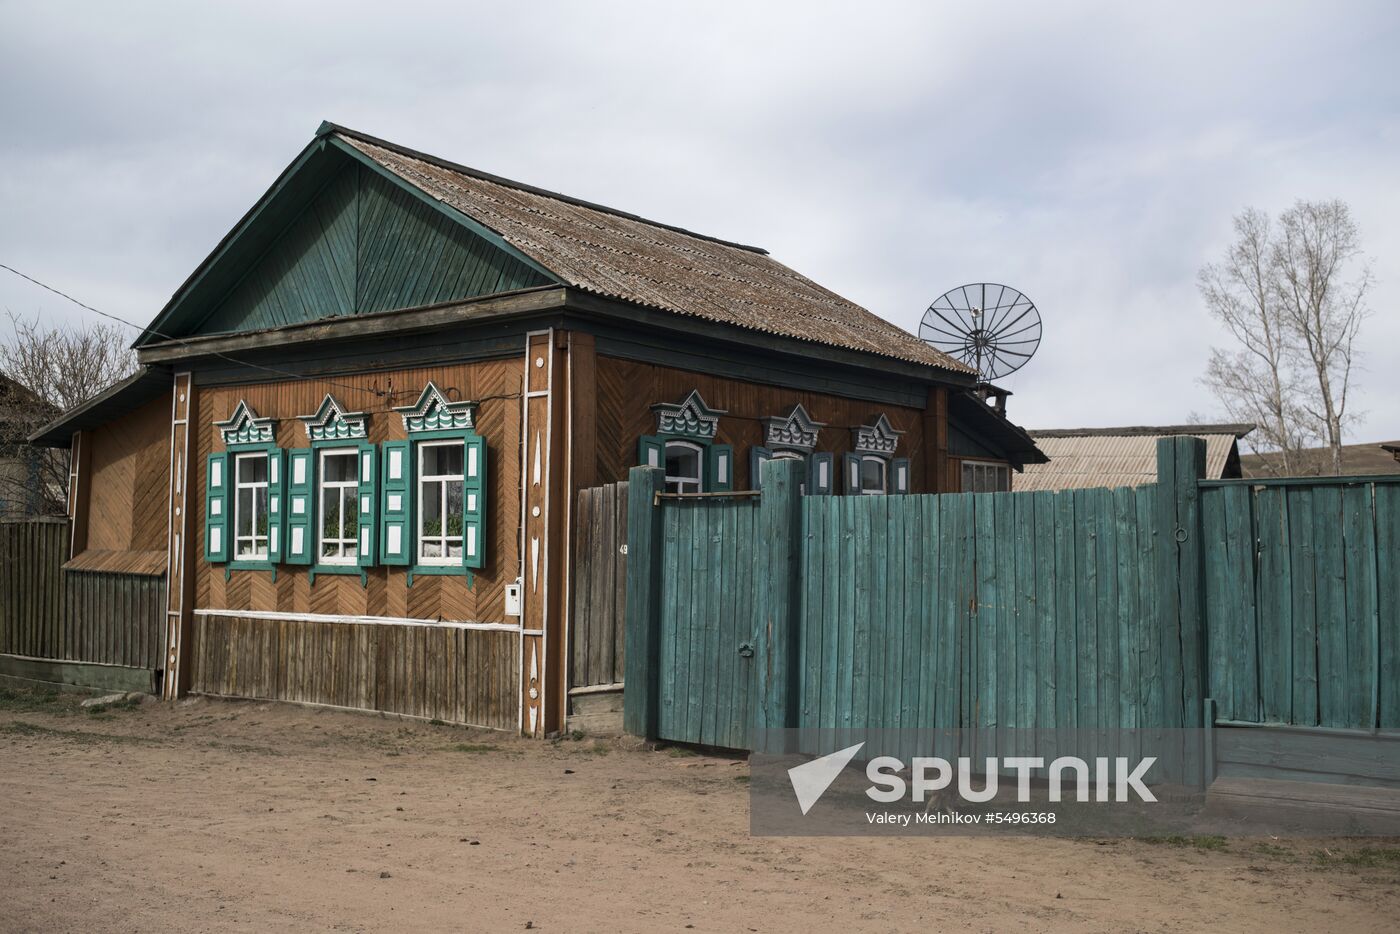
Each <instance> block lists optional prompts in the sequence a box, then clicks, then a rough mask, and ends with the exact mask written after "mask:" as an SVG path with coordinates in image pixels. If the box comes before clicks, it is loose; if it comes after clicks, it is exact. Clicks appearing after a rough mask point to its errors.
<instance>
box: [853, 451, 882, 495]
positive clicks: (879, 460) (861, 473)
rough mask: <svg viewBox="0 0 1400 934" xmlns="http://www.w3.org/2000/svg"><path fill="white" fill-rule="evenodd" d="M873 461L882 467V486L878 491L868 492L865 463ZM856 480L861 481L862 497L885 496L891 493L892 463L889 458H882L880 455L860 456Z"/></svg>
mask: <svg viewBox="0 0 1400 934" xmlns="http://www.w3.org/2000/svg"><path fill="white" fill-rule="evenodd" d="M866 461H871V462H872V463H876V464H879V465H880V481H881V486H880V489H878V490H867V489H866V488H865V462H866ZM856 479H858V480H859V481H860V495H861V496H884V495H885V494H887V493H889V491H890V461H889V458H886V457H881V456H880V455H878V454H862V455H860V466H859V468H858V469H857V470H856Z"/></svg>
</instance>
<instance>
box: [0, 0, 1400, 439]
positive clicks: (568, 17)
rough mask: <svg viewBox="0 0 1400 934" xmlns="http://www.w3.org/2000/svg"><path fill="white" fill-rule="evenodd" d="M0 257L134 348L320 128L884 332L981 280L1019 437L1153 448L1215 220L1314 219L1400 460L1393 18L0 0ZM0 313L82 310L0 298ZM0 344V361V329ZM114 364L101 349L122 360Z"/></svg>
mask: <svg viewBox="0 0 1400 934" xmlns="http://www.w3.org/2000/svg"><path fill="white" fill-rule="evenodd" d="M0 23H2V24H3V28H0V88H3V90H0V127H2V128H3V129H0V262H3V263H6V264H9V265H13V266H16V267H17V268H19V269H22V270H25V271H26V272H29V273H30V274H31V275H34V276H36V277H38V278H41V279H44V280H46V281H49V282H51V283H53V284H55V285H57V286H59V287H60V288H63V289H65V290H67V291H69V292H71V293H73V294H74V295H76V296H77V297H79V298H81V299H83V300H85V301H87V302H88V303H89V304H92V305H95V306H97V307H98V308H101V309H103V310H107V311H110V312H112V313H113V314H116V315H120V316H121V317H123V318H127V319H129V320H132V321H136V322H140V323H145V322H146V321H148V320H149V319H150V318H151V317H153V316H154V314H155V312H156V311H157V310H158V309H159V308H160V306H161V305H162V304H164V302H165V300H166V299H167V298H168V297H169V296H170V294H171V292H172V291H173V290H174V289H175V288H176V287H177V286H178V285H179V284H180V283H181V282H182V281H183V280H184V278H185V276H186V275H188V274H189V272H190V271H191V270H192V269H193V268H194V267H195V265H196V264H197V263H198V262H199V261H200V260H201V259H202V258H203V257H204V256H205V255H206V254H207V253H208V251H209V250H210V249H211V248H212V247H213V246H214V244H215V243H216V242H217V241H218V240H219V238H220V237H221V236H222V235H223V234H224V233H225V232H226V231H227V230H228V228H229V227H230V226H231V225H232V224H233V223H234V222H235V221H236V220H237V219H238V218H239V217H240V216H241V215H242V214H243V212H244V211H245V210H246V209H247V208H248V207H249V206H250V205H251V204H252V203H253V201H254V200H255V199H256V198H257V197H258V196H259V195H260V194H261V193H262V192H263V191H264V190H265V189H266V187H267V186H268V185H269V184H270V183H271V182H272V180H273V179H274V178H275V176H276V175H277V173H278V172H280V171H281V169H282V168H283V167H284V166H285V165H286V164H287V163H288V162H289V161H290V160H291V159H292V158H293V157H294V156H295V155H296V153H297V152H298V151H299V150H300V148H301V147H302V146H303V145H305V143H306V142H307V141H308V140H309V139H310V138H311V135H312V133H313V132H314V131H315V128H316V126H317V125H318V123H319V122H320V121H321V120H322V119H329V120H333V121H335V122H338V123H342V124H345V125H348V126H351V127H355V128H357V129H361V130H363V131H365V132H368V133H372V134H374V135H377V136H383V137H387V138H390V139H393V140H395V141H398V142H401V143H403V144H405V145H408V146H412V147H415V148H418V149H423V150H427V151H429V152H433V153H436V154H439V155H442V156H444V157H446V158H450V159H453V160H455V161H458V162H464V163H466V164H468V165H472V166H475V167H477V168H481V169H484V170H486V171H490V172H495V173H497V174H501V175H505V176H508V177H512V178H517V179H520V180H522V181H526V182H530V183H533V184H537V185H541V186H544V187H548V188H553V189H556V190H562V191H566V192H569V193H570V194H574V195H577V196H580V197H584V198H588V199H591V200H594V201H599V202H602V203H604V204H609V205H612V206H615V207H618V208H622V209H625V210H629V211H633V212H636V213H639V214H643V215H646V216H649V217H654V218H657V219H659V220H664V221H667V222H669V223H674V224H679V225H682V226H685V227H689V228H692V229H695V230H700V231H704V232H706V233H710V234H713V235H716V236H720V237H725V238H730V239H735V240H740V241H743V242H747V243H756V244H759V245H761V246H764V247H766V248H767V249H769V250H770V251H771V252H772V253H773V254H774V255H775V256H776V257H777V258H778V259H780V260H782V261H783V262H786V263H787V264H789V265H791V266H793V267H795V268H796V269H798V270H800V271H802V272H803V273H805V274H807V275H809V276H811V277H812V278H814V279H816V280H818V281H820V282H821V283H823V284H824V285H827V286H828V287H830V288H833V289H835V290H836V291H838V292H840V293H842V294H844V295H846V296H847V297H849V298H851V299H853V300H855V301H857V302H859V303H861V304H863V305H865V306H866V307H868V308H870V309H872V310H874V311H875V312H877V313H878V314H880V315H883V316H884V317H886V318H889V319H890V320H892V321H894V322H896V323H898V324H900V325H902V326H904V327H906V328H910V329H914V328H915V327H916V326H917V323H918V321H919V318H920V317H921V315H922V313H923V310H924V308H925V307H926V306H927V305H928V304H929V302H930V301H932V300H933V299H934V298H935V297H937V296H938V295H939V294H940V293H942V292H943V291H945V290H947V289H949V288H951V287H954V286H957V285H961V284H963V283H967V282H977V281H982V280H992V281H998V282H1006V283H1010V284H1012V285H1014V286H1016V287H1017V288H1019V289H1021V290H1022V291H1024V292H1026V293H1027V294H1028V295H1030V296H1031V297H1032V298H1033V299H1034V300H1035V301H1036V303H1037V304H1038V305H1039V307H1040V309H1041V313H1042V315H1043V317H1044V322H1045V338H1044V341H1043V343H1042V346H1041V350H1040V353H1039V354H1038V355H1037V357H1036V358H1035V359H1034V360H1033V361H1031V363H1030V364H1028V365H1027V366H1026V367H1025V368H1024V369H1023V370H1022V371H1021V372H1019V373H1017V374H1015V375H1013V376H1012V377H1010V378H1008V379H1006V380H1004V383H1005V384H1006V385H1007V386H1008V387H1009V388H1011V389H1012V390H1014V391H1015V393H1016V396H1015V398H1014V399H1013V400H1012V409H1011V414H1012V415H1013V417H1014V418H1015V419H1016V420H1017V421H1019V422H1021V423H1023V424H1026V425H1029V426H1032V427H1055V426H1077V425H1114V424H1143V423H1149V424H1150V423H1169V422H1179V421H1182V420H1184V419H1185V418H1187V417H1188V416H1189V415H1191V414H1192V413H1198V414H1200V415H1202V416H1209V415H1212V414H1215V413H1214V406H1213V403H1212V400H1211V399H1210V397H1209V395H1208V394H1207V393H1206V392H1205V391H1204V390H1203V389H1202V388H1201V387H1200V385H1199V383H1198V378H1199V376H1200V373H1201V371H1202V369H1203V366H1204V363H1205V359H1206V355H1207V353H1208V348H1209V347H1210V345H1211V344H1212V343H1213V342H1215V343H1218V342H1221V341H1223V339H1224V338H1223V335H1221V334H1220V333H1219V332H1218V331H1217V329H1216V328H1215V326H1214V325H1213V324H1212V322H1211V321H1210V320H1209V318H1207V316H1206V314H1205V312H1204V309H1203V307H1202V304H1201V301H1200V299H1199V297H1198V295H1197V293H1196V288H1195V275H1196V271H1197V270H1198V269H1199V268H1200V266H1201V265H1202V264H1203V263H1205V262H1207V261H1210V260H1212V259H1214V258H1216V257H1217V256H1218V255H1219V254H1220V253H1221V251H1222V250H1223V248H1224V247H1225V245H1226V243H1227V242H1228V240H1229V238H1230V221H1231V217H1232V215H1233V214H1235V213H1236V212H1238V211H1239V210H1240V209H1241V208H1242V207H1244V206H1246V205H1252V206H1256V207H1259V208H1263V209H1266V210H1270V211H1277V210H1280V209H1282V208H1284V207H1286V206H1288V205H1289V204H1290V203H1291V202H1292V201H1293V200H1295V199H1297V198H1309V199H1319V198H1334V197H1336V198H1342V199H1344V200H1346V201H1348V202H1349V203H1350V204H1351V206H1352V208H1353V210H1354V212H1355V215H1356V218H1357V220H1358V222H1359V223H1360V225H1361V230H1362V235H1363V237H1364V241H1365V244H1366V248H1367V251H1368V253H1369V254H1370V256H1371V260H1372V265H1373V268H1374V272H1375V275H1376V278H1377V280H1378V284H1377V287H1376V289H1375V291H1374V293H1373V295H1372V298H1371V302H1370V305H1371V309H1372V312H1373V317H1372V318H1371V320H1370V321H1369V322H1368V324H1367V326H1366V331H1365V341H1364V343H1365V345H1366V349H1367V352H1366V356H1365V358H1364V361H1363V363H1364V367H1365V371H1364V372H1363V373H1362V374H1361V376H1360V387H1359V389H1358V391H1357V393H1356V397H1355V403H1354V404H1355V405H1357V406H1358V407H1359V408H1361V409H1364V410H1365V411H1366V412H1367V418H1366V421H1365V423H1364V424H1363V425H1362V427H1361V428H1360V429H1359V430H1358V431H1357V432H1356V434H1355V437H1354V438H1353V440H1357V441H1363V440H1381V439H1389V438H1395V437H1400V398H1397V392H1396V388H1397V382H1400V379H1398V378H1397V376H1396V374H1397V373H1400V312H1397V309H1396V306H1397V303H1400V65H1397V64H1396V50H1397V49H1400V4H1396V3H1394V2H1375V3H1367V2H1352V0H1333V2H1329V3H1322V2H1314V3H1283V2H1268V3H1262V2H1261V3H1250V2H1234V3H1220V2H1211V3H1192V2H1183V0H1173V2H1170V3H1160V4H1151V3H1132V4H1124V3H1069V2H1058V3H1022V4H1016V3H996V2H988V3H966V2H958V3H953V2H948V3H938V4H935V3H907V4H893V3H872V2H862V3H859V4H857V3H850V2H848V3H841V4H828V3H820V2H811V0H807V2H802V3H791V4H778V3H758V2H750V3H736V4H729V3H723V2H718V0H706V2H703V3H665V4H659V3H655V2H649V3H602V2H598V3H585V2H574V3H558V4H555V3H545V2H534V3H528V4H527V3H522V4H502V3H490V4H486V3H473V2H465V0H459V2H455V3H449V4H441V5H431V4H416V3H412V2H407V0H405V2H400V3H395V4H385V3H360V2H356V0H341V2H336V3H309V2H308V3H302V2H297V3H291V2H286V0H283V2H280V3H241V4H237V5H234V4H220V5H217V7H216V5H215V4H203V3H199V4H196V3H180V4H153V3H143V2H136V0H124V2H122V3H93V4H90V5H88V8H86V9H84V8H83V7H82V5H81V4H75V3H62V4H60V3H38V2H31V3H20V2H9V0H0ZM0 275H3V276H5V278H3V279H0V310H9V311H13V312H15V313H18V314H21V315H26V316H31V315H34V314H36V313H37V314H42V315H45V316H50V317H52V318H54V319H57V320H63V321H72V322H75V323H77V322H81V321H84V320H88V319H89V318H90V316H89V315H88V313H86V312H83V311H81V310H79V309H75V308H73V307H71V306H68V305H66V304H65V303H63V302H62V301H61V300H59V299H56V298H54V297H53V296H50V295H47V294H46V293H44V292H41V291H39V290H38V289H36V288H34V287H33V286H29V285H27V284H25V283H23V282H20V281H18V280H14V279H13V277H10V276H9V275H8V274H6V273H3V272H0ZM8 327H9V325H8V322H7V321H0V333H3V329H6V328H8ZM133 336H134V335H133Z"/></svg>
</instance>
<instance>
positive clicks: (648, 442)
mask: <svg viewBox="0 0 1400 934" xmlns="http://www.w3.org/2000/svg"><path fill="white" fill-rule="evenodd" d="M637 463H638V464H640V465H641V466H643V467H663V468H664V467H665V466H666V439H665V438H662V437H661V436H660V435H642V437H641V440H640V441H638V442H637Z"/></svg>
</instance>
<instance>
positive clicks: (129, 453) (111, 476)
mask: <svg viewBox="0 0 1400 934" xmlns="http://www.w3.org/2000/svg"><path fill="white" fill-rule="evenodd" d="M84 440H85V441H86V443H87V444H88V445H89V458H88V467H87V469H88V475H87V476H86V477H83V478H81V479H80V481H79V482H80V483H83V484H84V485H86V486H87V488H88V496H87V513H86V525H87V529H86V532H87V536H86V541H87V549H88V550H92V551H112V552H158V553H160V554H161V555H164V553H165V544H166V541H165V540H166V535H167V523H166V496H167V494H168V493H169V487H170V396H169V395H168V394H166V395H162V396H160V397H159V398H157V399H153V400H151V401H150V402H148V403H146V404H145V405H143V406H142V407H141V408H139V409H137V410H136V411H134V412H131V413H129V414H127V415H124V416H122V417H121V418H118V419H115V420H113V421H111V422H108V423H107V424H105V425H102V426H101V427H99V428H96V429H94V430H92V431H90V432H86V433H85V435H84ZM79 521H83V520H82V518H81V517H80V518H79ZM73 557H75V558H76V557H77V555H74V556H73Z"/></svg>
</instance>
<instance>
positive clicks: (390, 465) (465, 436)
mask: <svg viewBox="0 0 1400 934" xmlns="http://www.w3.org/2000/svg"><path fill="white" fill-rule="evenodd" d="M394 410H395V411H396V412H399V413H400V414H401V415H402V416H403V421H404V431H405V432H406V433H407V435H408V440H407V441H392V442H386V443H385V444H384V445H382V450H381V456H380V463H379V469H380V477H379V487H380V491H381V492H380V497H379V502H380V520H379V523H378V531H379V547H378V552H379V557H380V561H382V562H383V563H384V564H394V565H407V566H411V568H412V574H468V573H469V571H470V569H475V568H481V567H484V566H485V564H486V561H487V559H488V558H489V547H488V537H487V536H488V527H487V518H486V517H487V513H488V509H489V497H490V490H489V482H488V481H489V476H490V473H489V470H488V463H487V459H488V458H487V453H488V448H487V444H486V441H485V439H483V438H482V437H481V436H480V435H478V434H477V433H476V431H475V430H474V429H475V423H476V403H474V402H467V401H456V402H454V401H449V400H448V398H447V396H446V395H445V394H444V393H443V392H442V391H441V390H440V389H438V387H437V386H435V385H434V384H433V383H431V382H430V383H428V385H427V386H426V387H425V388H424V389H423V392H422V393H421V394H420V396H419V397H418V401H417V402H415V403H414V404H413V405H407V406H396V407H395V409H394ZM409 580H410V583H411V582H412V576H411V575H410V578H409Z"/></svg>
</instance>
